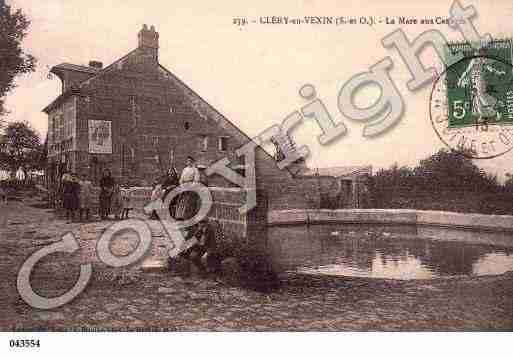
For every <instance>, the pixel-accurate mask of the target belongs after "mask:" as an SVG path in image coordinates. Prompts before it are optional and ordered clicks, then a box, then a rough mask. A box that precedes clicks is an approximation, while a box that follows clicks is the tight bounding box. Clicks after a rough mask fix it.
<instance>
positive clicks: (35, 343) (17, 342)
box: [9, 339, 41, 348]
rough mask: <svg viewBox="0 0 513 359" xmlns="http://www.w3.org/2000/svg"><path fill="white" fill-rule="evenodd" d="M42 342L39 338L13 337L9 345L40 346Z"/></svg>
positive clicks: (19, 346) (15, 346) (17, 346)
mask: <svg viewBox="0 0 513 359" xmlns="http://www.w3.org/2000/svg"><path fill="white" fill-rule="evenodd" d="M40 346H41V344H40V343H39V339H11V340H9V347H11V348H39V347H40Z"/></svg>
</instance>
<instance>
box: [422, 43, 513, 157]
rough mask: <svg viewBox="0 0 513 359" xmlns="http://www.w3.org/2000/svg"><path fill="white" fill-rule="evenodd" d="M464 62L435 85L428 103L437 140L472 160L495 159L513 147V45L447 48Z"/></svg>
mask: <svg viewBox="0 0 513 359" xmlns="http://www.w3.org/2000/svg"><path fill="white" fill-rule="evenodd" d="M446 51H447V52H452V53H453V54H458V53H459V54H461V55H463V58H462V59H461V60H460V61H458V62H456V63H454V64H452V65H450V66H448V67H447V68H446V69H445V71H444V72H443V73H442V74H441V75H440V76H439V77H438V79H437V80H436V81H435V83H434V85H433V88H432V92H431V96H430V102H429V112H430V119H431V122H432V125H433V128H434V129H435V131H436V133H437V135H438V136H439V137H440V139H441V140H442V141H443V142H444V143H445V144H446V145H447V146H448V147H450V148H452V149H456V150H458V151H461V152H462V153H463V154H465V155H466V156H469V157H472V158H483V159H484V158H493V157H497V156H500V155H502V154H504V153H506V152H508V151H509V150H511V148H513V82H512V79H513V71H512V69H513V68H512V65H511V63H512V42H511V40H510V39H504V40H502V39H501V40H493V41H491V42H490V43H487V44H485V45H481V46H473V45H472V44H470V43H468V42H467V43H449V44H447V45H446Z"/></svg>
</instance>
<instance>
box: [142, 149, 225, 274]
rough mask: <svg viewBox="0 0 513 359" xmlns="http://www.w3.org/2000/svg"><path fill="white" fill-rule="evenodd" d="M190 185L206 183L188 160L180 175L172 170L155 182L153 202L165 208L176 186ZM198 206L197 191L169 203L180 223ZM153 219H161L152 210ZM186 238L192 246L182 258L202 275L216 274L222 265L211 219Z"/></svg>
mask: <svg viewBox="0 0 513 359" xmlns="http://www.w3.org/2000/svg"><path fill="white" fill-rule="evenodd" d="M187 183H191V184H193V183H204V179H202V177H201V174H200V172H199V170H198V168H197V167H196V165H195V160H194V158H192V157H190V156H189V157H187V159H186V165H185V168H184V169H183V171H182V173H181V175H180V176H178V173H177V171H176V169H175V168H170V169H169V170H168V171H167V173H166V174H165V175H164V176H162V177H161V178H159V179H157V180H156V181H155V183H154V188H153V191H152V196H151V200H152V201H155V203H157V206H159V205H160V206H163V205H164V203H165V199H166V196H167V195H168V194H169V193H170V192H171V191H172V190H173V189H175V188H176V187H178V186H180V185H183V184H187ZM198 207H199V198H198V197H197V195H196V194H195V193H194V192H191V191H183V192H181V193H180V194H178V195H177V196H174V197H173V198H172V199H171V201H170V202H169V208H166V209H165V210H169V214H170V216H172V217H173V218H175V219H177V220H186V219H190V218H192V217H193V216H194V215H195V214H196V212H197V210H198ZM150 219H158V213H157V211H156V210H154V211H152V213H151V215H150ZM184 232H185V233H184V234H185V236H184V239H185V241H186V242H188V243H192V245H189V246H187V249H186V250H184V251H183V252H181V253H180V257H182V258H185V259H188V260H189V261H191V262H192V263H193V264H194V265H195V267H196V268H197V269H198V270H199V271H200V273H206V272H209V271H213V272H216V271H217V270H218V268H219V265H220V257H219V256H218V254H217V253H216V235H215V228H214V225H213V224H212V223H210V221H209V220H208V218H204V219H202V220H201V221H200V222H199V223H198V224H196V225H194V226H192V227H190V228H188V229H187V230H184Z"/></svg>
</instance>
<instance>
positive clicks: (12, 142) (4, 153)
mask: <svg viewBox="0 0 513 359" xmlns="http://www.w3.org/2000/svg"><path fill="white" fill-rule="evenodd" d="M45 157H46V154H45V150H44V145H42V144H41V141H40V139H39V136H38V134H37V133H36V132H35V131H34V130H33V129H32V128H31V127H30V126H29V125H28V124H27V123H25V122H12V123H10V124H9V125H8V126H7V128H6V129H5V134H4V135H2V136H1V137H0V168H2V169H4V170H7V171H9V172H10V174H11V176H15V174H16V171H18V169H20V168H21V169H22V170H23V171H24V172H25V174H26V173H27V171H30V170H36V169H42V168H43V167H44V163H43V162H44V159H45Z"/></svg>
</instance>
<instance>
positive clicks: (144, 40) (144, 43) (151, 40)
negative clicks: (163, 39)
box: [137, 24, 159, 61]
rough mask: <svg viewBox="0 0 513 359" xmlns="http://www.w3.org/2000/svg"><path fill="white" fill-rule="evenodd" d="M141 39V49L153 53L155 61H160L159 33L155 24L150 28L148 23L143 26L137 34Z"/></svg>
mask: <svg viewBox="0 0 513 359" xmlns="http://www.w3.org/2000/svg"><path fill="white" fill-rule="evenodd" d="M137 38H138V40H139V46H138V47H139V49H140V50H142V51H144V52H147V53H150V54H152V56H153V58H154V59H155V61H158V55H159V33H158V32H156V31H155V26H153V25H152V26H151V27H150V28H149V29H148V25H146V24H144V25H143V28H142V29H141V31H139V33H138V34H137Z"/></svg>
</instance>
